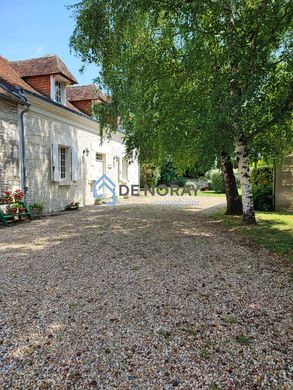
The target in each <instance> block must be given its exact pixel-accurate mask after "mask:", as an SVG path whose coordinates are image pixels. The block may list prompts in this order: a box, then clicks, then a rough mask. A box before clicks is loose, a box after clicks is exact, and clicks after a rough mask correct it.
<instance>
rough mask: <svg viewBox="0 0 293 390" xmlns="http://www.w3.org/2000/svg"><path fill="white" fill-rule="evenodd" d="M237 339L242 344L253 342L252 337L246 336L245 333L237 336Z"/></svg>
mask: <svg viewBox="0 0 293 390" xmlns="http://www.w3.org/2000/svg"><path fill="white" fill-rule="evenodd" d="M235 340H236V341H237V343H239V344H241V345H250V344H251V339H249V338H248V337H246V336H244V335H243V334H241V335H239V336H236V337H235Z"/></svg>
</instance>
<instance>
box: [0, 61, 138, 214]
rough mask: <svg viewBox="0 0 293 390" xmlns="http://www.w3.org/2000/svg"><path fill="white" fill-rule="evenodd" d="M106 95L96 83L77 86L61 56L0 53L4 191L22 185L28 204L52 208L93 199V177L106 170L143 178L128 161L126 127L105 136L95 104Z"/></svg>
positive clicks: (134, 180)
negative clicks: (16, 58) (15, 57)
mask: <svg viewBox="0 0 293 390" xmlns="http://www.w3.org/2000/svg"><path fill="white" fill-rule="evenodd" d="M105 102H106V97H105V96H104V95H103V93H102V92H101V91H99V90H98V89H97V88H96V86H95V85H87V86H80V85H77V81H76V79H75V77H74V76H73V75H72V74H71V72H70V71H69V70H68V68H67V67H66V65H65V64H64V63H63V62H62V61H61V59H60V58H59V57H57V56H48V57H42V58H35V59H29V60H24V61H12V62H10V61H8V60H6V59H5V58H3V57H0V192H2V191H5V190H15V189H16V188H22V189H23V190H25V191H26V198H27V201H28V202H29V203H34V202H42V203H43V204H44V206H45V210H46V211H47V212H52V211H58V210H62V209H64V207H65V206H66V205H67V204H69V203H70V202H73V201H74V202H76V201H79V202H80V204H81V205H82V206H84V205H90V204H93V203H94V197H93V184H94V182H95V180H97V179H98V178H99V177H101V176H102V175H103V174H106V175H107V176H108V177H109V178H110V179H111V180H112V181H113V182H114V183H115V185H116V186H118V184H119V183H121V182H123V183H128V184H129V185H136V184H138V183H139V165H138V162H137V160H134V161H132V162H128V160H127V158H126V156H125V147H124V145H123V133H121V132H117V133H115V134H113V135H112V138H111V139H105V140H103V142H101V141H102V140H101V138H100V128H99V123H98V122H97V120H96V119H94V117H93V105H94V104H103V103H105ZM105 195H107V194H106V193H105Z"/></svg>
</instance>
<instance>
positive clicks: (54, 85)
mask: <svg viewBox="0 0 293 390" xmlns="http://www.w3.org/2000/svg"><path fill="white" fill-rule="evenodd" d="M67 84H68V81H67V80H66V79H65V78H64V77H62V76H60V75H56V76H53V75H52V76H51V99H52V100H54V101H55V102H57V103H60V104H64V105H66V85H67Z"/></svg>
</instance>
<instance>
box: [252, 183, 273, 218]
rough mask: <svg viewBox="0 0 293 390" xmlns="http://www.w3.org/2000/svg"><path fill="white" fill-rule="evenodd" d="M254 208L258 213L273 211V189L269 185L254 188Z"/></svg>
mask: <svg viewBox="0 0 293 390" xmlns="http://www.w3.org/2000/svg"><path fill="white" fill-rule="evenodd" d="M252 194H253V202H254V208H255V210H257V211H272V210H273V187H272V186H271V185H269V184H267V185H258V186H254V187H252Z"/></svg>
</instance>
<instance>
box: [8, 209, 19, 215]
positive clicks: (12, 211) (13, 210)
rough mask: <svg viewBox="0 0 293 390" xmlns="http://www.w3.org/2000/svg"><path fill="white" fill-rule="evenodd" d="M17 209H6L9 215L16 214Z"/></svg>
mask: <svg viewBox="0 0 293 390" xmlns="http://www.w3.org/2000/svg"><path fill="white" fill-rule="evenodd" d="M16 212H17V209H8V213H9V214H11V215H16Z"/></svg>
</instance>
